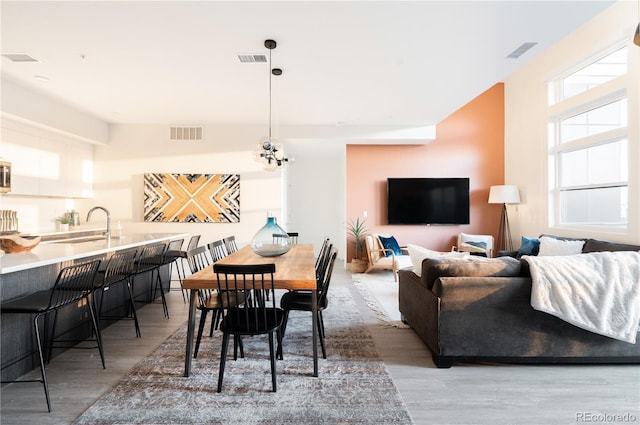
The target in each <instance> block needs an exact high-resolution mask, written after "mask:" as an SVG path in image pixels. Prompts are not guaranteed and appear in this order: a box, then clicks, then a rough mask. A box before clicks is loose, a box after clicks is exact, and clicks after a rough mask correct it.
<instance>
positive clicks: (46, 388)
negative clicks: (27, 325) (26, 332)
mask: <svg viewBox="0 0 640 425" xmlns="http://www.w3.org/2000/svg"><path fill="white" fill-rule="evenodd" d="M39 318H40V315H38V314H36V315H35V317H34V318H33V329H34V331H35V334H36V343H37V344H38V355H39V358H40V373H41V375H42V385H44V396H45V397H46V399H47V410H48V411H49V412H51V399H50V398H49V384H48V382H47V372H46V370H45V368H44V354H43V353H42V341H40V329H39V327H38V319H39Z"/></svg>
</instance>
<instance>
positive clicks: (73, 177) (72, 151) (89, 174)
mask: <svg viewBox="0 0 640 425" xmlns="http://www.w3.org/2000/svg"><path fill="white" fill-rule="evenodd" d="M65 159H66V161H65V162H66V173H65V174H66V185H65V187H66V194H67V195H66V196H67V197H70V198H90V197H92V196H93V146H92V145H89V144H87V143H81V142H77V143H68V144H67V146H66V156H65Z"/></svg>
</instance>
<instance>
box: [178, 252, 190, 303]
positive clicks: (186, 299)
mask: <svg viewBox="0 0 640 425" xmlns="http://www.w3.org/2000/svg"><path fill="white" fill-rule="evenodd" d="M184 261H185V259H184V258H180V268H178V265H177V264H176V270H178V279H180V289H181V290H182V300H183V301H184V302H185V303H187V302H189V291H185V290H184V289H183V288H182V280H183V279H184V278H185V277H187V276H186V274H185V272H184ZM181 269H182V276H180V270H181Z"/></svg>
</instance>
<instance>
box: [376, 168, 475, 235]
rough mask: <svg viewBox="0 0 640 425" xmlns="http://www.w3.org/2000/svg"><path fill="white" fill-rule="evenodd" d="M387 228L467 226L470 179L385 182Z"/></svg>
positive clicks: (405, 179) (392, 179) (419, 179)
mask: <svg viewBox="0 0 640 425" xmlns="http://www.w3.org/2000/svg"><path fill="white" fill-rule="evenodd" d="M387 221H388V223H389V224H469V178H466V177H465V178H388V179H387Z"/></svg>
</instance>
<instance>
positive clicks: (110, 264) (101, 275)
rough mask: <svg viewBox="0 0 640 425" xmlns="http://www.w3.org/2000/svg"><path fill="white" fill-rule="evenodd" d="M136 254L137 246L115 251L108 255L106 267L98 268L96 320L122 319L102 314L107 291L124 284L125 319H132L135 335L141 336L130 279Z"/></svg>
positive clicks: (133, 270)
mask: <svg viewBox="0 0 640 425" xmlns="http://www.w3.org/2000/svg"><path fill="white" fill-rule="evenodd" d="M137 255H138V248H129V249H126V250H122V251H115V252H114V253H113V254H111V257H109V260H108V261H107V264H106V267H105V268H104V269H101V270H98V273H97V275H96V286H97V287H98V289H97V291H100V300H99V302H98V308H97V309H96V311H97V313H98V321H100V320H106V319H113V320H115V319H122V317H121V316H107V315H104V314H102V311H103V305H104V300H105V298H106V297H107V294H108V291H109V290H111V289H112V287H113V286H115V285H117V284H120V283H121V284H124V285H125V286H126V289H127V297H128V300H129V305H128V308H127V317H125V318H127V319H131V320H133V322H134V324H135V330H136V336H137V337H138V338H140V337H141V333H140V323H139V322H138V315H137V314H136V306H135V303H134V298H133V288H132V285H131V280H132V278H133V274H134V272H135V261H136V256H137Z"/></svg>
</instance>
